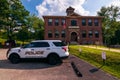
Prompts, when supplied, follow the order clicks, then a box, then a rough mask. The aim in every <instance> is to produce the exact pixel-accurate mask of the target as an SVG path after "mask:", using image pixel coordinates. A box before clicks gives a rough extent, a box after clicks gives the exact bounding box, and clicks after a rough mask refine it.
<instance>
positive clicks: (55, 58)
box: [47, 54, 61, 65]
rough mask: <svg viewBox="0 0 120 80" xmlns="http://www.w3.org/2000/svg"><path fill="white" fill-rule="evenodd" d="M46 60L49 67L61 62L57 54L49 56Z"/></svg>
mask: <svg viewBox="0 0 120 80" xmlns="http://www.w3.org/2000/svg"><path fill="white" fill-rule="evenodd" d="M47 60H48V63H49V64H50V65H56V64H58V63H59V62H60V61H61V60H60V57H59V56H58V55H57V54H50V55H49V56H48V58H47Z"/></svg>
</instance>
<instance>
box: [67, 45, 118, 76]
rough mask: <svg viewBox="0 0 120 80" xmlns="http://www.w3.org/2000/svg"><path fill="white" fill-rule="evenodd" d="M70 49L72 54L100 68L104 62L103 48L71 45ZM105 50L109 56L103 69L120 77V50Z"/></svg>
mask: <svg viewBox="0 0 120 80" xmlns="http://www.w3.org/2000/svg"><path fill="white" fill-rule="evenodd" d="M79 49H81V50H82V52H80V51H79ZM69 50H70V53H71V54H73V55H75V56H77V57H79V58H80V59H83V60H85V61H87V62H89V63H90V64H92V65H94V66H96V67H98V68H99V67H100V66H101V65H102V64H103V60H102V58H101V53H102V52H103V50H99V49H97V48H96V49H92V48H89V47H83V46H79V45H70V46H69ZM105 52H106V56H107V59H106V64H105V65H104V66H103V67H102V68H101V69H102V70H104V71H106V72H108V73H110V74H112V75H113V76H116V77H118V78H120V52H119V53H118V52H111V51H105Z"/></svg>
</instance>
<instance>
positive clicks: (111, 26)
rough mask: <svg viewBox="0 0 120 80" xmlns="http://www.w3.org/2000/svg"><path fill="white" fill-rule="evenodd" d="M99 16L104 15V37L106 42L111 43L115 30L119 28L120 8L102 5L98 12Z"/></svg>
mask: <svg viewBox="0 0 120 80" xmlns="http://www.w3.org/2000/svg"><path fill="white" fill-rule="evenodd" d="M97 14H98V16H103V17H104V18H103V20H102V23H103V24H102V26H103V38H104V42H105V44H106V43H107V45H110V44H111V38H112V37H114V36H115V32H116V30H117V28H118V25H116V23H117V19H118V18H119V16H120V8H119V7H117V6H110V7H102V8H101V9H100V11H98V12H97Z"/></svg>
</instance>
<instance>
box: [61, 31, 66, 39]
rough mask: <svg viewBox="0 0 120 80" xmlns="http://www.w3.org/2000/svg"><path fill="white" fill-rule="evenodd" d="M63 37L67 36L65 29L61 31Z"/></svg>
mask: <svg viewBox="0 0 120 80" xmlns="http://www.w3.org/2000/svg"><path fill="white" fill-rule="evenodd" d="M61 37H62V38H65V31H64V30H63V31H62V32H61Z"/></svg>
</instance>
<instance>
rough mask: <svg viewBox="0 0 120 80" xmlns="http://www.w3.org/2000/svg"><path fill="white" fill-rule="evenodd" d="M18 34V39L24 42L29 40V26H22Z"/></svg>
mask: <svg viewBox="0 0 120 80" xmlns="http://www.w3.org/2000/svg"><path fill="white" fill-rule="evenodd" d="M16 35H17V40H20V41H22V42H23V44H24V42H25V41H28V39H29V38H30V32H29V31H28V28H27V27H22V29H21V30H19V32H18V33H16Z"/></svg>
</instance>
